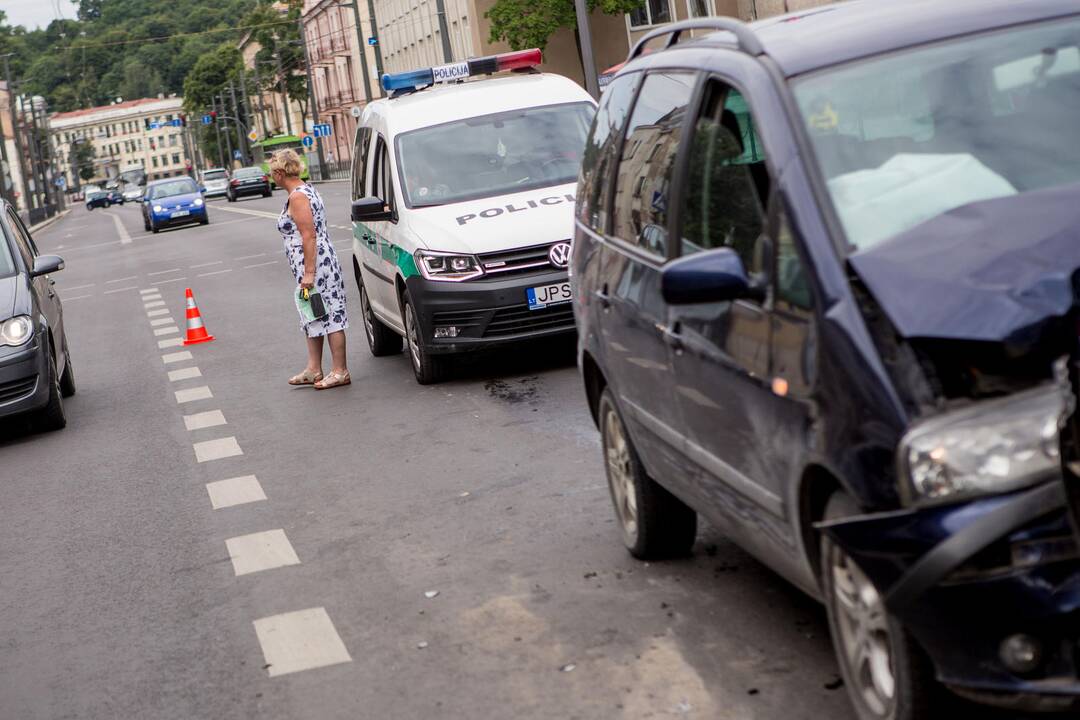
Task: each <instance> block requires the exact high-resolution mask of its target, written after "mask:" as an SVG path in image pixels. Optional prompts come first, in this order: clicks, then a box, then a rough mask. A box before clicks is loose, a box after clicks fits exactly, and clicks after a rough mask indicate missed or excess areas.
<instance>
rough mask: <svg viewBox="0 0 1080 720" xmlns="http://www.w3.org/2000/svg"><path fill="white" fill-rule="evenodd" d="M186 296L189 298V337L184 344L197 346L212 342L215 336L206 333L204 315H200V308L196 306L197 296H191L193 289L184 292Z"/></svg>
mask: <svg viewBox="0 0 1080 720" xmlns="http://www.w3.org/2000/svg"><path fill="white" fill-rule="evenodd" d="M184 296H185V297H186V298H187V337H186V338H184V344H185V345H196V344H198V343H204V342H210V341H211V340H213V339H214V336H213V335H211V334H210V333H208V332H206V326H205V325H203V321H202V315H200V314H199V306H198V305H196V304H195V296H194V295H192V294H191V288H188V289H187V290H186V291H185V292H184Z"/></svg>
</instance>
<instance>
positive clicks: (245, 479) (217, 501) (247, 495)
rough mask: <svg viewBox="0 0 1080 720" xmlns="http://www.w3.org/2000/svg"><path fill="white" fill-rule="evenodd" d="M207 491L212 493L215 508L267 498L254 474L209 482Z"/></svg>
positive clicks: (211, 498)
mask: <svg viewBox="0 0 1080 720" xmlns="http://www.w3.org/2000/svg"><path fill="white" fill-rule="evenodd" d="M206 492H208V493H209V494H210V506H211V507H213V508H214V509H215V510H220V509H222V508H227V507H232V506H234V505H245V504H247V503H253V502H259V501H260V500H265V499H266V493H264V492H263V489H262V485H260V484H259V480H258V479H257V478H256V477H255V476H254V475H244V476H242V477H234V478H229V479H228V480H218V481H217V482H212V483H207V484H206Z"/></svg>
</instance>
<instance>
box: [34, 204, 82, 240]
mask: <svg viewBox="0 0 1080 720" xmlns="http://www.w3.org/2000/svg"><path fill="white" fill-rule="evenodd" d="M69 212H71V208H66V209H64V210H61V211H60V212H58V213H56V214H55V215H53V216H52V217H51V218H49V219H48V220H42V221H41V222H39V223H38V224H37V225H33V226H31V227H29V228H27V229H28V230H29V231H30V234H31V235H33V234H34V233H35V232H37V231H38V230H42V229H44V228H47V227H49V226H50V225H52V224H53V223H54V222H56V221H57V220H59V219H60V218H62V217H64V216H65V215H67V214H68V213H69Z"/></svg>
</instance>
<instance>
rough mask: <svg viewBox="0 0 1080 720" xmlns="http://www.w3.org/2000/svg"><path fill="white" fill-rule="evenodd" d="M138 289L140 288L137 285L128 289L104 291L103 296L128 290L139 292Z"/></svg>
mask: <svg viewBox="0 0 1080 720" xmlns="http://www.w3.org/2000/svg"><path fill="white" fill-rule="evenodd" d="M138 289H139V288H138V287H137V286H135V285H129V286H127V287H122V288H116V289H115V290H104V291H102V293H101V294H102V295H112V294H113V293H118V292H127V291H128V290H138Z"/></svg>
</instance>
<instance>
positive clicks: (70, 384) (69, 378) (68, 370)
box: [60, 350, 75, 398]
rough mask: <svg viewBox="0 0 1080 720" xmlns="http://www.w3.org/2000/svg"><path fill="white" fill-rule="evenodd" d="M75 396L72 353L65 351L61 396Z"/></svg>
mask: <svg viewBox="0 0 1080 720" xmlns="http://www.w3.org/2000/svg"><path fill="white" fill-rule="evenodd" d="M74 394H75V368H74V367H72V365H71V351H70V350H64V373H63V374H62V375H61V376H60V395H61V396H62V397H66V398H68V397H71V396H72V395H74Z"/></svg>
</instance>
